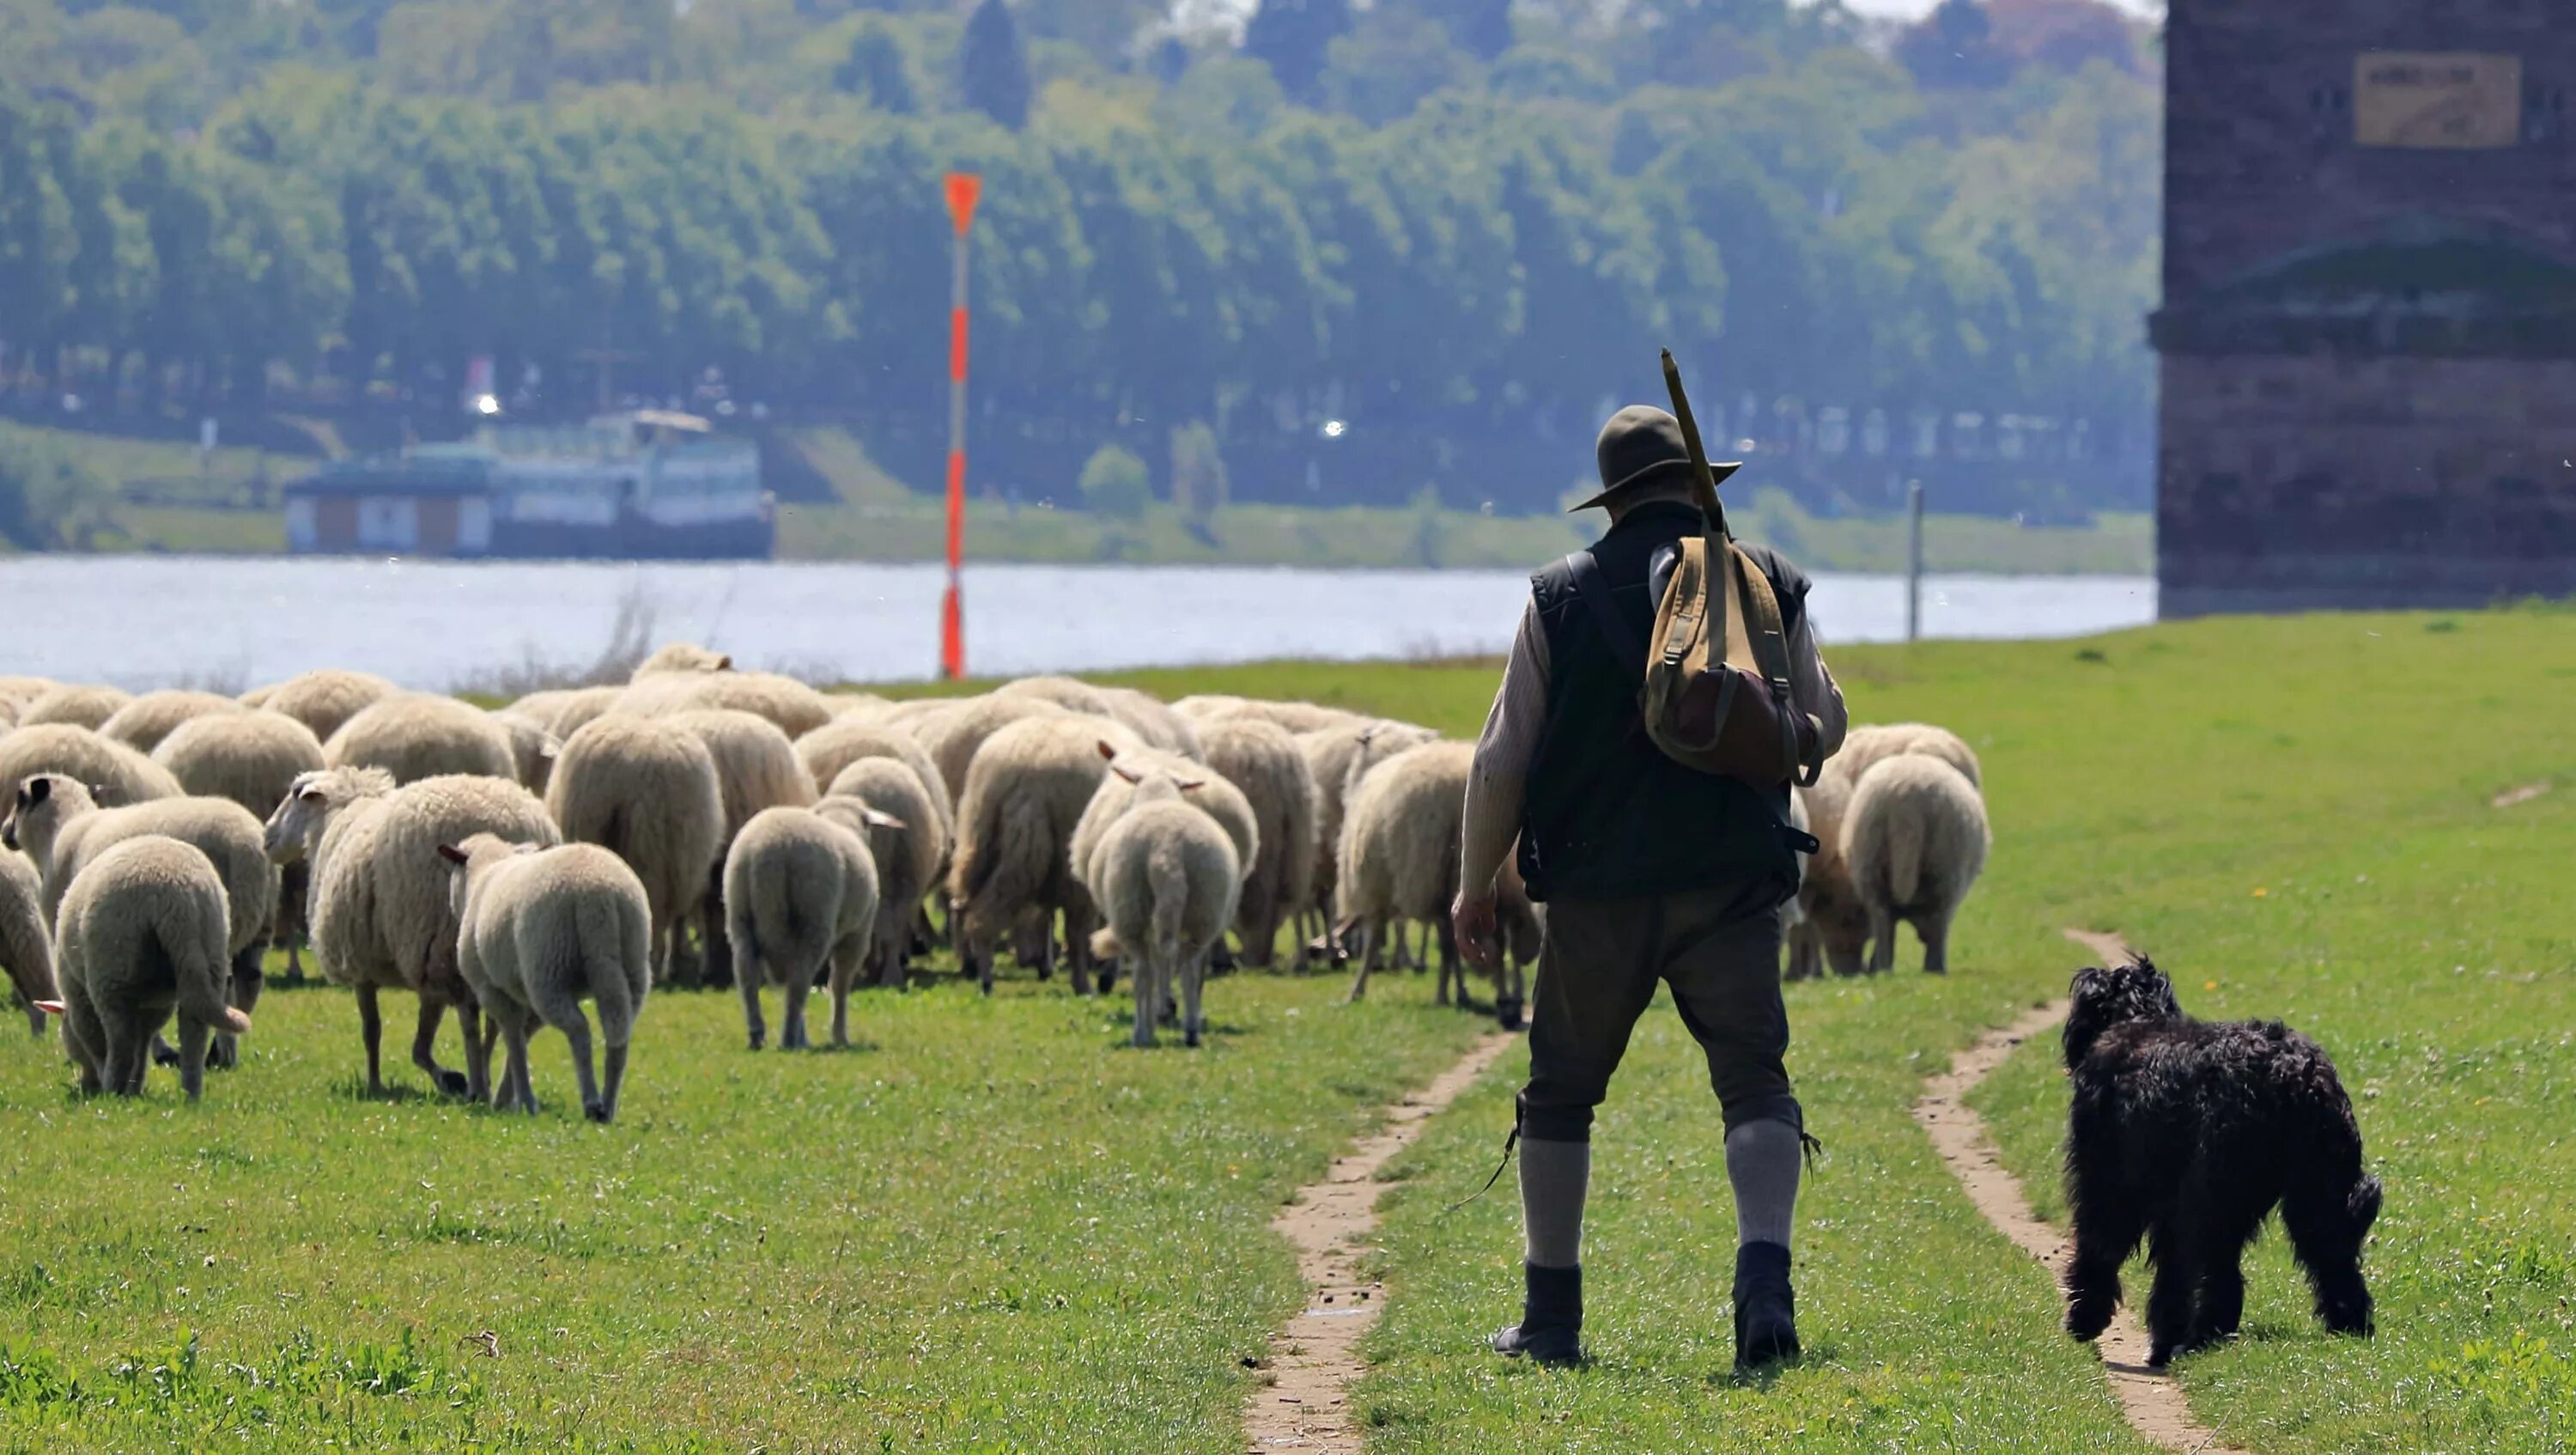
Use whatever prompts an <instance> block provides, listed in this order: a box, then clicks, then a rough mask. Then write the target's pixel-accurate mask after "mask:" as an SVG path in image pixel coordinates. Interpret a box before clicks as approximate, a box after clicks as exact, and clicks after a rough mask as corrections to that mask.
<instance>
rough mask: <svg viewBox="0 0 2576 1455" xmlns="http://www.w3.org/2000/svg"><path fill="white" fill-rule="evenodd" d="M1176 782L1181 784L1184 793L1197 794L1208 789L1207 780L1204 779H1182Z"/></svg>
mask: <svg viewBox="0 0 2576 1455" xmlns="http://www.w3.org/2000/svg"><path fill="white" fill-rule="evenodd" d="M1174 781H1176V782H1178V783H1179V784H1180V786H1181V791H1182V792H1183V793H1196V792H1198V791H1199V790H1200V789H1202V788H1205V787H1207V780H1206V779H1204V778H1181V779H1176V780H1174Z"/></svg>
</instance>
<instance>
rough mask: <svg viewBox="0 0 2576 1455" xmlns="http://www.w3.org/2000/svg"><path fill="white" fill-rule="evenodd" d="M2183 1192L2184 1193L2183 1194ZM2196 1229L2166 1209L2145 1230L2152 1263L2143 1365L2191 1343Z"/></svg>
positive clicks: (2162, 1360) (2155, 1364) (2168, 1358)
mask: <svg viewBox="0 0 2576 1455" xmlns="http://www.w3.org/2000/svg"><path fill="white" fill-rule="evenodd" d="M2186 1196H2187V1194H2186ZM2199 1242H2200V1237H2199V1230H2198V1229H2196V1228H2193V1227H2190V1226H2188V1219H2187V1218H2184V1217H2180V1216H2177V1215H2176V1214H2175V1213H2173V1212H2171V1211H2168V1212H2166V1213H2165V1214H2164V1215H2163V1216H2162V1217H2159V1218H2157V1219H2156V1222H2155V1226H2154V1227H2153V1228H2151V1229H2149V1230H2148V1233H2147V1258H2148V1260H2149V1261H2151V1262H2153V1263H2154V1264H2155V1265H2156V1282H2155V1286H2154V1287H2153V1288H2151V1289H2149V1290H2148V1291H2147V1365H2148V1367H2149V1368H2152V1369H2162V1368H2164V1367H2165V1365H2166V1364H2168V1363H2170V1362H2172V1360H2173V1356H2174V1355H2176V1354H2178V1353H2182V1352H2185V1351H2187V1350H2188V1349H2189V1348H2190V1347H2191V1329H2192V1316H2191V1314H2192V1295H2193V1294H2194V1293H2195V1292H2196V1291H2197V1290H2198V1289H2199V1287H2200V1260H2199V1257H2198V1255H2199V1253H2200V1252H2201V1249H2200V1248H2199V1247H2198V1246H2197V1245H2198V1244H2199Z"/></svg>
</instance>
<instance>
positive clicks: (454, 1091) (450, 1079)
mask: <svg viewBox="0 0 2576 1455" xmlns="http://www.w3.org/2000/svg"><path fill="white" fill-rule="evenodd" d="M431 1079H433V1080H435V1081H436V1082H437V1083H438V1091H439V1094H440V1095H442V1096H463V1095H465V1094H466V1093H467V1092H468V1091H471V1090H473V1087H472V1086H470V1085H469V1084H468V1083H467V1082H466V1080H465V1073H464V1072H462V1071H440V1072H437V1073H435V1074H434V1075H433V1076H432V1078H431Z"/></svg>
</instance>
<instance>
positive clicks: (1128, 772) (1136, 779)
mask: <svg viewBox="0 0 2576 1455" xmlns="http://www.w3.org/2000/svg"><path fill="white" fill-rule="evenodd" d="M1109 771H1110V772H1112V773H1115V774H1117V775H1118V776H1119V777H1120V778H1123V779H1125V780H1126V781H1128V782H1130V783H1142V782H1144V781H1145V775H1144V774H1142V773H1139V772H1137V771H1136V770H1135V769H1133V768H1121V767H1119V766H1118V765H1117V764H1115V763H1112V764H1110V765H1109Z"/></svg>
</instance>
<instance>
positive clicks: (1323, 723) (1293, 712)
mask: <svg viewBox="0 0 2576 1455" xmlns="http://www.w3.org/2000/svg"><path fill="white" fill-rule="evenodd" d="M1172 710H1173V711H1174V712H1177V713H1179V714H1181V715H1182V716H1183V717H1186V718H1189V719H1191V720H1192V721H1194V722H1196V723H1198V724H1199V725H1201V726H1202V727H1204V726H1205V725H1207V724H1208V723H1211V722H1216V721H1220V720H1222V719H1225V718H1230V717H1249V718H1255V719H1258V720H1260V721H1262V722H1275V723H1277V724H1279V725H1280V726H1281V727H1284V728H1286V729H1287V730H1288V731H1290V732H1292V733H1311V732H1321V731H1322V730H1324V729H1325V728H1333V727H1346V726H1348V725H1350V724H1352V723H1356V722H1365V721H1367V718H1366V717H1364V716H1363V715H1362V714H1360V713H1356V712H1351V711H1348V710H1346V709H1344V708H1339V707H1323V706H1319V705H1318V704H1316V703H1312V702H1266V701H1263V700H1262V699H1260V698H1257V697H1224V696H1203V697H1184V698H1182V699H1181V700H1180V701H1178V702H1175V703H1173V704H1172Z"/></svg>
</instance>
